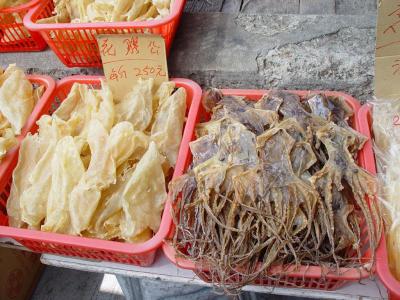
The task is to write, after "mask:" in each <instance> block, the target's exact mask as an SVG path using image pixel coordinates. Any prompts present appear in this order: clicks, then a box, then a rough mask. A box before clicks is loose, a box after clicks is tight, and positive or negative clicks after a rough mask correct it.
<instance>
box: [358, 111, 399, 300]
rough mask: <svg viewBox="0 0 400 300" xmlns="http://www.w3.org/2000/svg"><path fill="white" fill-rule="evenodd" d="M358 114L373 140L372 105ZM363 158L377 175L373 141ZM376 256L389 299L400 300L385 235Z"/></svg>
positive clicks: (370, 169)
mask: <svg viewBox="0 0 400 300" xmlns="http://www.w3.org/2000/svg"><path fill="white" fill-rule="evenodd" d="M358 114H359V117H358V119H359V122H360V131H361V133H363V134H364V135H366V136H367V137H369V138H370V139H371V125H372V114H371V107H370V105H363V106H362V107H361V108H360V110H359V113H358ZM361 158H362V159H363V160H364V161H363V165H364V167H365V168H366V169H367V170H368V171H369V172H371V173H372V174H376V164H375V156H374V152H373V147H372V143H371V140H369V141H368V142H367V144H366V145H365V146H364V149H363V150H362V155H361ZM376 256H377V262H376V272H377V273H378V276H379V278H380V279H381V280H382V282H383V284H384V285H385V286H386V288H387V289H388V292H389V298H390V299H391V300H400V281H398V280H397V279H396V278H395V277H394V276H393V275H392V273H391V271H390V268H389V262H388V255H387V249H386V239H385V235H384V234H383V235H382V238H381V240H380V243H379V247H378V249H377V253H376Z"/></svg>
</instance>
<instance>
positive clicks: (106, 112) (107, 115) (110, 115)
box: [94, 80, 115, 131]
mask: <svg viewBox="0 0 400 300" xmlns="http://www.w3.org/2000/svg"><path fill="white" fill-rule="evenodd" d="M99 96H100V97H101V101H100V104H99V106H98V110H97V111H96V112H95V113H94V118H95V119H97V120H99V121H100V122H101V123H102V124H103V126H104V128H105V129H106V130H107V131H110V130H111V128H112V127H113V124H114V119H115V106H114V99H113V95H112V92H111V89H110V87H109V86H108V85H107V83H105V81H103V80H102V81H101V91H100V95H99Z"/></svg>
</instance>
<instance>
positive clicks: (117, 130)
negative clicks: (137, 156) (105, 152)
mask: <svg viewBox="0 0 400 300" xmlns="http://www.w3.org/2000/svg"><path fill="white" fill-rule="evenodd" d="M133 135H134V130H133V125H132V124H131V123H130V122H126V121H124V122H120V123H118V124H116V125H115V126H114V127H113V128H112V129H111V132H110V138H109V141H108V145H107V146H108V147H109V150H110V152H111V155H112V157H113V159H114V160H115V164H116V167H118V166H120V165H121V164H122V163H123V162H124V161H126V160H127V159H128V158H129V157H130V156H131V155H132V153H133V151H134V150H135V147H136V145H135V143H134V142H133Z"/></svg>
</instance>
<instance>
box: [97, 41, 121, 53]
mask: <svg viewBox="0 0 400 300" xmlns="http://www.w3.org/2000/svg"><path fill="white" fill-rule="evenodd" d="M100 48H101V49H100V51H101V54H102V55H103V56H116V54H117V52H116V50H115V46H114V44H113V43H111V42H110V41H109V40H108V39H104V40H102V42H101V47H100Z"/></svg>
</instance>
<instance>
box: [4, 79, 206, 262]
mask: <svg viewBox="0 0 400 300" xmlns="http://www.w3.org/2000/svg"><path fill="white" fill-rule="evenodd" d="M101 81H102V78H101V77H90V76H88V77H85V76H82V77H81V76H75V77H74V76H73V77H70V78H66V79H64V80H63V81H61V82H60V83H59V84H58V86H57V90H56V91H55V94H54V98H53V99H51V101H49V103H48V110H50V106H51V105H58V104H57V103H60V101H61V104H60V106H59V107H58V108H56V109H55V111H54V112H53V113H52V115H51V116H50V115H44V116H42V118H41V119H40V120H39V121H38V125H39V129H38V133H36V134H34V135H30V136H28V137H27V138H26V139H25V140H24V141H23V145H22V147H21V150H20V153H19V162H18V165H17V167H16V168H15V170H14V174H13V182H12V185H11V192H10V195H9V196H8V197H7V198H8V200H7V212H8V217H9V225H11V226H15V227H22V228H13V227H2V228H0V235H3V236H9V237H13V238H15V239H16V240H18V241H19V242H21V243H22V244H23V245H25V246H26V247H28V248H29V249H31V250H33V251H37V252H47V253H59V254H63V255H72V256H79V257H87V258H95V259H103V260H110V261H117V262H122V263H131V264H138V265H150V264H151V263H152V262H153V260H154V256H155V252H156V250H157V248H158V247H159V246H160V245H161V243H162V241H163V239H164V238H165V237H166V235H167V234H168V229H169V228H168V226H165V220H164V219H166V216H167V215H169V205H168V204H167V205H166V206H165V209H164V202H165V200H166V184H167V183H168V181H169V179H170V178H172V177H173V176H177V175H179V174H180V172H181V168H178V167H175V168H174V166H175V162H176V159H177V156H178V151H181V150H179V149H180V146H181V140H182V141H183V142H182V145H183V144H185V143H187V141H188V140H189V137H190V136H191V135H192V132H193V127H191V126H186V127H185V129H184V130H183V124H184V116H187V115H189V116H191V115H193V114H197V109H198V106H199V102H200V95H201V90H200V88H199V87H198V86H197V85H196V84H195V83H193V82H192V81H189V80H185V79H175V80H172V81H171V82H165V83H164V84H161V86H160V87H159V88H158V89H157V90H156V89H155V87H153V86H152V83H153V80H152V79H149V80H140V81H138V82H137V83H136V84H134V85H133V86H132V91H131V92H130V93H128V94H126V96H125V97H124V98H122V99H115V98H113V97H112V94H111V91H110V90H109V88H108V87H107V85H106V84H105V83H104V82H103V83H101ZM90 86H94V87H95V89H92V88H89V87H90ZM100 86H102V87H101V89H99V88H100ZM175 87H176V91H175ZM53 108H54V107H53ZM182 133H183V137H182ZM185 141H186V142H185ZM182 147H183V148H185V146H182ZM26 174H29V175H28V176H26ZM24 175H25V176H24ZM9 178H10V177H9ZM143 179H145V180H143ZM4 192H5V191H4ZM162 211H163V212H162ZM161 215H162V219H161ZM39 229H40V230H42V231H38V230H39ZM153 232H154V236H153ZM72 235H78V236H72ZM103 239H106V240H103ZM123 241H127V243H124V242H123Z"/></svg>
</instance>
